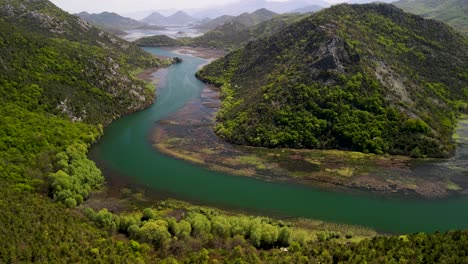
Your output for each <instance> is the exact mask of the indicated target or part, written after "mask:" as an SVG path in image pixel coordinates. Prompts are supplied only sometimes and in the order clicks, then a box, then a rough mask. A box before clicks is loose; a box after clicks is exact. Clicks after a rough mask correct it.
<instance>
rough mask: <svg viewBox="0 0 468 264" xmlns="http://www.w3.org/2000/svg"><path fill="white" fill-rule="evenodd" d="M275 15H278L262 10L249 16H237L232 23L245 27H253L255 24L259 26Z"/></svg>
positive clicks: (244, 14)
mask: <svg viewBox="0 0 468 264" xmlns="http://www.w3.org/2000/svg"><path fill="white" fill-rule="evenodd" d="M276 15H278V14H277V13H275V12H271V11H270V10H268V9H265V8H262V9H259V10H256V11H255V12H252V13H250V14H249V13H243V14H241V15H239V16H238V17H236V18H234V20H233V22H235V23H239V24H242V25H244V26H247V27H253V26H255V25H257V24H260V23H261V22H263V21H267V20H269V19H271V18H273V17H274V16H276Z"/></svg>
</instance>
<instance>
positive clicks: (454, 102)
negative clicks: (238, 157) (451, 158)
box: [197, 4, 468, 157]
mask: <svg viewBox="0 0 468 264" xmlns="http://www.w3.org/2000/svg"><path fill="white" fill-rule="evenodd" d="M467 69H468V61H467V45H466V42H465V41H464V39H463V38H462V37H461V36H460V35H458V34H455V32H454V31H453V30H452V29H451V28H450V27H448V26H446V25H444V24H442V23H439V22H436V21H433V20H425V19H423V18H421V17H419V16H415V15H410V14H407V13H404V12H403V11H402V10H400V9H398V8H396V7H394V6H392V5H388V4H367V5H346V4H343V5H338V6H334V7H332V8H329V9H326V10H323V11H321V12H318V13H316V14H314V15H311V16H310V17H308V18H307V19H303V20H301V21H299V22H297V23H294V24H293V25H291V26H289V27H286V28H285V29H284V30H281V31H280V32H277V33H276V34H273V35H272V36H269V37H265V38H262V39H259V40H257V41H253V42H250V43H249V44H248V45H247V46H246V47H244V48H242V49H240V50H237V51H235V52H232V53H230V54H228V55H227V56H226V57H224V58H222V59H220V60H217V61H215V62H213V63H212V64H210V65H208V66H206V67H205V68H204V69H202V70H201V71H200V72H198V74H197V76H198V77H199V78H200V79H202V80H204V81H206V82H209V83H214V84H216V85H218V86H222V98H223V105H222V109H221V111H220V112H219V114H218V121H219V124H218V126H217V133H218V134H219V135H220V136H221V137H223V138H225V139H226V140H228V141H231V142H234V143H237V144H247V145H253V146H268V147H280V146H281V147H294V148H339V149H346V150H357V151H363V152H374V153H392V154H405V155H412V156H426V155H427V156H434V157H440V156H448V155H450V153H452V152H453V150H454V145H453V143H452V132H453V129H454V126H455V123H456V115H457V110H458V109H457V107H460V106H461V105H466V102H467V99H468V83H467V77H468V76H467V74H468V72H467Z"/></svg>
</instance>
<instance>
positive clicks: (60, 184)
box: [0, 0, 468, 263]
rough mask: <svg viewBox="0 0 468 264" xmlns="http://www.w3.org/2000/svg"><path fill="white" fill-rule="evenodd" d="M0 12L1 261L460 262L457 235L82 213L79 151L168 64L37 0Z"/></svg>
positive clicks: (83, 167) (94, 182) (133, 106)
mask: <svg viewBox="0 0 468 264" xmlns="http://www.w3.org/2000/svg"><path fill="white" fill-rule="evenodd" d="M0 15H1V16H0V47H1V49H0V68H1V69H2V71H0V93H1V97H0V128H1V129H0V193H1V194H2V197H1V198H0V211H1V214H0V237H1V238H2V239H1V240H0V262H1V263H30V262H38V263H315V262H321V263H340V262H350V263H363V262H366V261H367V262H368V263H382V262H390V263H395V262H402V263H434V262H446V263H463V262H466V261H468V260H467V259H466V256H467V253H466V249H467V247H468V245H467V243H468V239H467V237H468V233H467V232H464V231H463V232H461V231H457V232H449V233H445V234H440V233H436V234H431V235H427V234H413V235H405V236H376V234H375V233H373V232H370V233H368V234H357V233H354V234H353V233H352V232H351V231H349V230H344V231H335V232H329V231H326V230H324V229H317V228H316V227H315V226H312V227H309V226H307V224H304V223H307V222H304V223H302V222H301V221H299V222H285V221H281V220H274V219H270V218H267V217H253V216H245V215H235V214H232V213H226V212H221V211H218V210H214V209H209V208H202V207H196V206H191V205H187V204H181V203H178V202H157V203H156V202H154V203H152V204H151V205H150V206H148V202H142V201H141V200H138V199H137V200H131V201H130V202H129V206H127V207H126V209H125V210H122V211H120V212H111V211H109V210H107V209H104V208H94V209H91V208H88V207H85V206H84V205H83V204H84V203H85V201H86V200H87V199H88V198H89V196H90V195H91V193H92V192H93V191H95V190H96V189H99V188H101V187H102V186H103V184H104V177H103V175H102V173H101V171H100V170H99V169H98V168H97V167H96V165H95V164H94V162H92V161H91V160H89V159H88V157H87V155H86V154H87V151H88V148H89V146H90V145H91V144H92V143H94V142H95V141H96V140H98V139H99V137H100V136H101V135H102V133H103V126H104V125H107V124H109V123H110V122H111V121H112V120H113V119H115V118H118V117H120V116H123V115H126V114H129V113H132V112H134V111H138V110H140V109H143V108H144V107H146V106H147V105H148V104H150V103H151V102H152V101H153V99H154V97H153V94H154V93H153V91H152V89H151V88H150V87H149V86H148V85H147V84H146V83H144V82H143V81H141V80H137V79H136V78H135V77H134V76H135V73H136V72H137V71H138V70H139V69H140V70H141V69H143V68H153V67H159V66H162V65H163V64H166V63H169V62H166V61H161V60H159V59H156V58H154V57H152V55H150V54H148V53H146V52H144V51H142V50H140V49H139V48H138V47H136V46H134V45H133V44H130V43H128V42H125V41H123V40H121V39H118V38H116V37H114V36H112V35H109V34H107V33H104V32H102V31H100V30H97V29H96V28H94V27H92V26H90V25H89V24H87V23H86V22H84V21H82V20H81V19H79V18H77V17H74V16H72V15H70V14H67V13H65V12H63V11H61V10H60V9H58V8H57V7H55V6H54V5H53V4H51V3H50V2H49V1H47V0H35V1H19V0H0ZM124 195H133V194H128V193H126V194H124ZM134 196H138V194H135V195H134ZM356 232H357V231H356ZM362 236H364V237H368V238H363V237H362Z"/></svg>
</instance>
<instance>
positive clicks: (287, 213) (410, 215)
mask: <svg viewBox="0 0 468 264" xmlns="http://www.w3.org/2000/svg"><path fill="white" fill-rule="evenodd" d="M147 50H148V51H150V52H152V53H155V54H159V55H163V56H170V57H174V56H178V57H181V58H183V60H184V62H183V63H181V64H176V65H173V66H171V67H170V68H169V69H167V71H168V72H167V75H166V78H165V81H163V82H161V84H160V85H159V87H158V92H157V96H158V97H157V100H156V103H155V104H154V105H153V106H152V107H150V108H149V109H147V110H145V111H142V112H139V113H135V114H132V115H130V116H127V117H124V118H121V119H119V120H117V121H115V122H114V123H112V125H110V126H109V127H107V128H106V129H105V135H104V136H103V138H102V140H101V141H100V143H99V144H97V145H95V146H94V147H93V149H92V152H93V153H94V154H93V157H94V159H97V160H99V163H100V164H105V166H106V167H107V168H108V169H110V170H112V171H115V172H118V174H119V175H121V176H120V177H125V178H127V179H128V180H129V181H131V182H134V183H136V184H141V185H144V186H147V187H148V188H149V189H151V190H152V191H154V192H155V193H157V192H161V193H164V194H167V195H168V196H169V197H173V198H177V199H182V200H187V201H194V202H197V203H199V204H205V205H215V206H219V207H223V208H235V209H239V210H246V211H255V212H260V213H262V214H267V215H278V216H283V217H304V218H312V219H318V220H324V221H330V222H335V223H343V224H353V225H362V226H366V227H371V228H374V229H376V230H378V231H383V232H391V233H413V232H420V231H424V232H432V231H446V230H451V229H467V228H468V198H467V197H466V196H458V197H452V198H447V199H436V200H428V199H419V198H410V197H400V198H398V197H397V198H395V197H392V198H388V197H381V196H376V195H371V194H368V195H367V194H350V193H340V192H332V191H323V190H318V189H314V188H311V187H307V186H302V185H295V184H285V183H271V182H266V181H261V180H257V179H253V178H248V177H240V176H232V175H226V174H223V173H218V172H212V171H209V170H207V169H204V168H202V167H199V166H195V165H192V164H190V163H187V162H185V161H181V160H177V159H174V158H171V157H167V156H165V155H162V154H160V153H158V152H157V151H156V150H155V149H154V148H153V147H152V146H151V144H150V143H149V140H148V138H149V137H150V132H151V131H152V129H153V128H154V126H155V125H156V122H157V121H158V120H160V119H161V118H163V117H165V116H167V115H168V114H170V113H173V112H174V111H176V110H178V109H180V108H181V107H182V106H183V105H184V104H185V103H186V102H187V101H189V100H190V99H193V98H194V97H197V96H200V94H201V91H202V89H203V84H202V83H201V82H200V81H198V80H197V79H196V78H195V77H194V73H195V71H196V70H197V68H198V67H199V66H200V65H201V64H203V63H205V62H206V60H203V59H200V58H195V57H191V56H185V55H180V54H174V53H171V52H169V51H165V50H160V49H155V48H147Z"/></svg>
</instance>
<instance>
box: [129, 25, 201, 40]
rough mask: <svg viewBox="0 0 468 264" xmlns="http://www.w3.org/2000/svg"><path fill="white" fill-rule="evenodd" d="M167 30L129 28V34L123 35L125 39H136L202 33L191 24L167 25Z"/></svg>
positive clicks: (198, 34) (187, 35) (191, 35)
mask: <svg viewBox="0 0 468 264" xmlns="http://www.w3.org/2000/svg"><path fill="white" fill-rule="evenodd" d="M165 27H166V29H165V30H128V31H126V32H127V35H126V36H123V38H124V39H125V40H128V41H134V40H137V39H139V38H143V37H148V36H154V35H167V36H169V37H171V38H183V37H192V38H194V37H198V36H200V35H202V33H201V32H199V30H198V29H195V28H192V27H191V26H165Z"/></svg>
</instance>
